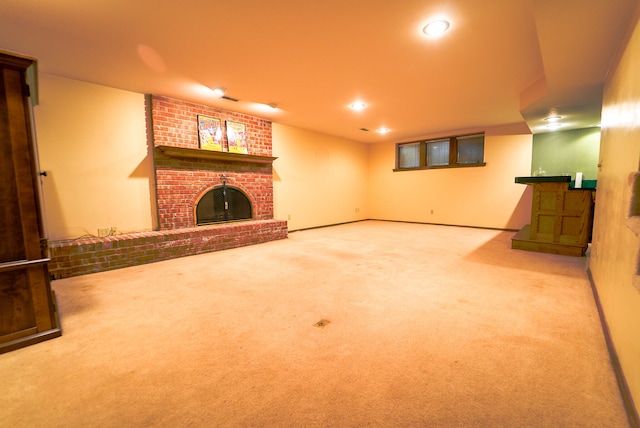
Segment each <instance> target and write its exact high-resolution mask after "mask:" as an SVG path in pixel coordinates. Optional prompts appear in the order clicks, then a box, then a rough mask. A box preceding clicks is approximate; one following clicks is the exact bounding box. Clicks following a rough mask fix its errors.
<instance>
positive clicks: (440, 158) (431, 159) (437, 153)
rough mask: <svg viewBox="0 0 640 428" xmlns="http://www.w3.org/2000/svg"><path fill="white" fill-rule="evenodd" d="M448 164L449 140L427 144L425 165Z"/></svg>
mask: <svg viewBox="0 0 640 428" xmlns="http://www.w3.org/2000/svg"><path fill="white" fill-rule="evenodd" d="M448 164H449V140H438V141H431V142H429V143H427V165H428V166H436V165H448Z"/></svg>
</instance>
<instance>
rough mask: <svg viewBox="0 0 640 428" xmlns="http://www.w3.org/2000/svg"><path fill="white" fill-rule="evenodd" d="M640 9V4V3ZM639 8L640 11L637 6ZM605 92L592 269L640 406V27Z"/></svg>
mask: <svg viewBox="0 0 640 428" xmlns="http://www.w3.org/2000/svg"><path fill="white" fill-rule="evenodd" d="M638 9H640V6H638ZM637 12H640V11H637ZM637 16H638V13H636V20H635V21H634V23H635V30H634V31H633V33H632V36H631V39H630V41H629V43H628V45H626V48H625V50H624V54H623V55H622V57H621V59H620V61H619V63H618V64H617V65H616V66H615V67H614V68H613V71H612V73H611V74H610V76H609V77H608V79H607V81H606V85H605V91H604V105H603V111H602V125H603V128H602V135H601V141H600V163H601V165H602V167H601V170H600V172H599V175H598V192H597V200H596V209H595V219H594V231H593V243H592V255H591V260H590V269H591V272H592V275H593V279H594V282H595V285H596V288H597V290H598V294H599V296H600V300H601V302H602V307H603V310H604V313H605V317H606V320H607V323H608V325H609V328H610V330H611V336H612V339H613V342H614V346H615V348H616V351H617V353H618V357H619V359H620V363H621V365H622V369H623V371H624V374H625V378H626V380H627V382H628V384H629V388H630V389H631V393H632V395H633V398H634V401H635V403H636V407H638V406H639V405H640V290H639V289H637V288H636V287H634V284H633V277H634V275H635V273H636V266H637V265H636V263H637V261H638V251H639V250H640V246H639V245H638V239H639V237H638V236H636V235H635V234H634V233H633V232H632V231H631V230H630V229H629V228H628V227H627V226H626V221H627V217H628V214H629V207H630V201H631V187H630V185H629V175H630V174H632V173H634V172H637V171H638V161H639V160H640V84H638V82H639V80H638V71H639V70H640V26H638V20H637Z"/></svg>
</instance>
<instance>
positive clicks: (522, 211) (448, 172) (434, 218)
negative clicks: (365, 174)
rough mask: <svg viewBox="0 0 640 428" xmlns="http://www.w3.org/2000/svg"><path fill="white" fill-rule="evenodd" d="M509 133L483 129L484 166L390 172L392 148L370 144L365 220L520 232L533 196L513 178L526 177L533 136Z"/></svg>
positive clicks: (393, 148)
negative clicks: (367, 204) (503, 229)
mask: <svg viewBox="0 0 640 428" xmlns="http://www.w3.org/2000/svg"><path fill="white" fill-rule="evenodd" d="M512 132H513V131H512V130H511V128H508V127H507V128H505V129H500V130H498V129H496V130H491V129H489V130H486V135H485V162H486V163H487V165H486V166H484V167H472V168H443V169H432V170H417V171H402V172H394V171H393V168H394V167H395V144H394V143H385V144H377V145H374V146H372V148H371V155H370V165H369V169H370V174H369V189H368V201H369V217H371V218H375V219H387V220H401V221H415V222H426V223H441V224H451V225H462V226H478V227H491V228H506V229H520V228H521V227H522V226H524V225H525V224H527V223H529V219H530V215H531V192H530V190H528V189H527V186H525V185H522V184H515V183H514V178H515V177H517V176H528V175H529V173H530V167H531V144H532V136H531V134H514V133H512ZM451 134H452V135H455V134H456V132H452V133H451ZM429 137H438V136H429Z"/></svg>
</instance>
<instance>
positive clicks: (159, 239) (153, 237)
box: [50, 95, 287, 278]
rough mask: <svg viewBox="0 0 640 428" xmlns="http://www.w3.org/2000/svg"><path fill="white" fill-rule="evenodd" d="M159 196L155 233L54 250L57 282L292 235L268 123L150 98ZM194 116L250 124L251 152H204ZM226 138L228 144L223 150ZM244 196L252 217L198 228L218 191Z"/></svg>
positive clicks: (59, 243)
mask: <svg viewBox="0 0 640 428" xmlns="http://www.w3.org/2000/svg"><path fill="white" fill-rule="evenodd" d="M147 108H148V110H149V111H148V113H149V115H148V116H149V121H150V123H149V125H150V126H149V127H148V129H150V130H151V133H152V141H153V157H154V166H155V182H156V197H157V216H158V229H159V230H157V231H150V232H139V233H129V234H123V235H116V236H110V237H105V238H97V237H88V238H80V239H76V240H69V241H56V242H52V243H51V245H50V249H51V263H50V273H51V275H52V276H53V277H54V278H65V277H69V276H75V275H83V274H87V273H93V272H100V271H104V270H110V269H117V268H121V267H127V266H134V265H138V264H144V263H151V262H155V261H160V260H167V259H170V258H175V257H181V256H187V255H193V254H201V253H206V252H211V251H217V250H223V249H228V248H235V247H241V246H245V245H252V244H258V243H262V242H267V241H272V240H276V239H283V238H286V237H287V222H286V221H281V220H275V219H274V218H273V175H272V162H273V160H274V159H275V158H273V157H272V152H271V147H272V145H271V122H270V121H268V120H265V119H260V118H257V117H253V116H249V115H245V114H242V113H235V112H230V111H225V110H220V109H216V108H213V107H208V106H204V105H199V104H194V103H191V102H187V101H182V100H177V99H173V98H168V97H163V96H157V95H151V96H148V97H147ZM197 115H206V116H210V117H215V118H218V119H220V122H221V124H223V125H224V124H225V123H226V121H227V120H229V121H233V122H239V123H242V124H244V125H245V126H246V135H247V140H248V151H249V152H248V154H236V153H229V152H227V151H223V152H213V151H205V150H201V149H200V148H199V142H198V126H197ZM226 144H227V142H226V139H223V145H226ZM220 186H225V188H230V189H233V190H234V191H236V192H240V193H241V194H242V195H244V196H245V197H246V199H247V200H248V201H249V203H250V206H251V208H250V212H251V216H250V217H251V218H250V219H244V220H242V221H233V222H219V223H213V224H206V225H202V226H197V225H196V223H197V219H196V207H197V205H198V202H199V201H200V199H201V198H202V197H203V195H205V194H207V192H211V191H212V190H215V189H217V188H219V187H220Z"/></svg>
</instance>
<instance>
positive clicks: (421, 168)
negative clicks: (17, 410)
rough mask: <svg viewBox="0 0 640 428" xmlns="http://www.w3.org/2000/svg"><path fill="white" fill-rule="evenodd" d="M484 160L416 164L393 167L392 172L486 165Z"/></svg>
mask: <svg viewBox="0 0 640 428" xmlns="http://www.w3.org/2000/svg"><path fill="white" fill-rule="evenodd" d="M486 165H487V163H486V162H478V163H454V164H449V165H438V166H418V167H415V168H394V169H393V172H400V171H421V170H423V169H448V168H472V167H475V166H486Z"/></svg>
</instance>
